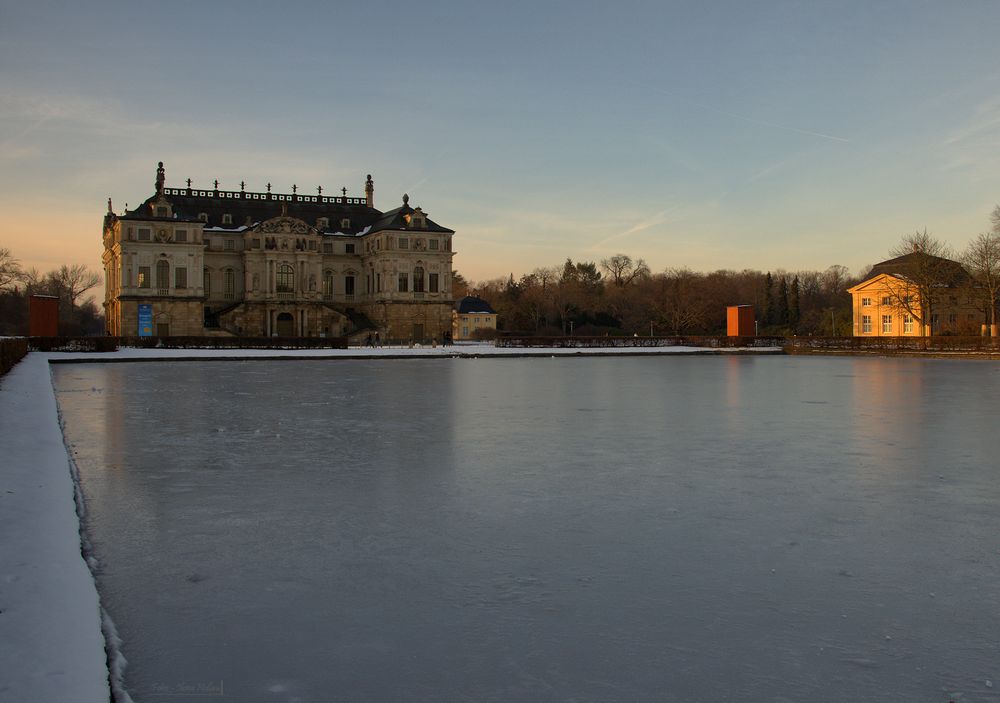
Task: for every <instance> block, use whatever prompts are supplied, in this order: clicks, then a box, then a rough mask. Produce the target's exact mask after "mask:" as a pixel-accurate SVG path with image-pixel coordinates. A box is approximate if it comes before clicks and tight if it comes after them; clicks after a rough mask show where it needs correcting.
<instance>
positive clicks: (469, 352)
mask: <svg viewBox="0 0 1000 703" xmlns="http://www.w3.org/2000/svg"><path fill="white" fill-rule="evenodd" d="M745 352H751V353H755V354H758V353H762V354H768V353H772V354H773V353H780V352H781V349H780V347H737V348H732V349H729V348H719V349H714V348H706V347H571V348H552V347H494V346H493V345H492V344H456V345H453V346H448V347H433V346H423V347H421V346H415V347H407V346H383V347H377V348H376V347H350V348H348V349H131V348H129V349H126V348H122V349H119V350H118V351H116V352H103V353H100V352H58V353H56V352H53V353H51V354H49V355H48V356H49V358H51V359H53V360H54V361H57V362H58V361H132V360H135V361H142V360H152V359H288V358H293V359H306V358H309V359H312V358H344V359H357V358H383V359H384V358H402V357H414V358H436V357H504V356H511V357H517V356H542V357H544V356H605V355H619V354H625V355H638V354H643V355H644V354H727V353H745Z"/></svg>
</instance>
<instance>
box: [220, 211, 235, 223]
mask: <svg viewBox="0 0 1000 703" xmlns="http://www.w3.org/2000/svg"><path fill="white" fill-rule="evenodd" d="M222 224H224V225H231V224H233V216H232V215H230V214H229V213H228V212H227V213H226V214H225V215H223V216H222Z"/></svg>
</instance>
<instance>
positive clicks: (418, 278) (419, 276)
mask: <svg viewBox="0 0 1000 703" xmlns="http://www.w3.org/2000/svg"><path fill="white" fill-rule="evenodd" d="M413 292H414V293H423V292H424V269H423V267H421V266H416V267H414V269H413Z"/></svg>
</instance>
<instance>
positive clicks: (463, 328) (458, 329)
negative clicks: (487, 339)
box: [451, 295, 497, 339]
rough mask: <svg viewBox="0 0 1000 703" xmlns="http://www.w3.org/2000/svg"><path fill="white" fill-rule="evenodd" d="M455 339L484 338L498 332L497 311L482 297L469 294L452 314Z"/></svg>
mask: <svg viewBox="0 0 1000 703" xmlns="http://www.w3.org/2000/svg"><path fill="white" fill-rule="evenodd" d="M451 319H452V323H451V324H452V338H453V339H483V338H484V336H491V335H492V334H495V333H496V329H497V313H496V311H495V310H494V309H493V308H492V307H490V304H489V303H487V302H486V301H485V300H483V299H482V298H477V297H475V296H473V295H467V296H465V297H464V298H462V299H461V300H459V301H458V302H457V303H455V310H454V311H453V312H452V314H451Z"/></svg>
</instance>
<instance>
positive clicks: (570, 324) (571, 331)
mask: <svg viewBox="0 0 1000 703" xmlns="http://www.w3.org/2000/svg"><path fill="white" fill-rule="evenodd" d="M569 336H570V337H572V336H573V321H572V320H570V321H569Z"/></svg>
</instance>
